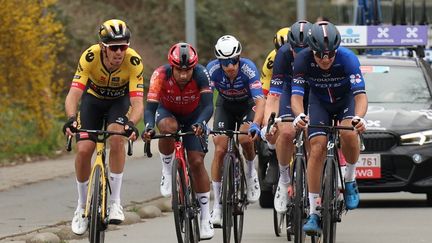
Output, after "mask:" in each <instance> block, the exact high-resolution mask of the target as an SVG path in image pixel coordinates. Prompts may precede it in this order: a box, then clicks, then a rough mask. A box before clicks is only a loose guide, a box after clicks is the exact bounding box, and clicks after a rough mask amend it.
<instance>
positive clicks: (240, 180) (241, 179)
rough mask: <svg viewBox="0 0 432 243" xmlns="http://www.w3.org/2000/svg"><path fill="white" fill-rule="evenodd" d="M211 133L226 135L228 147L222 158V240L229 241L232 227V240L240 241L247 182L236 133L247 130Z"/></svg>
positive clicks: (238, 242) (226, 242)
mask: <svg viewBox="0 0 432 243" xmlns="http://www.w3.org/2000/svg"><path fill="white" fill-rule="evenodd" d="M236 127H237V126H236ZM208 133H209V134H213V135H226V136H228V138H229V139H228V149H227V153H226V155H225V156H224V159H223V172H222V190H221V200H220V201H221V202H222V231H223V242H224V243H229V242H230V241H231V229H232V228H233V229H234V236H233V238H234V242H235V243H240V242H241V240H242V236H243V220H244V210H245V209H246V206H247V205H248V204H249V202H248V200H247V184H246V176H245V173H244V159H243V156H242V155H241V154H240V150H239V140H238V135H247V134H248V133H247V132H242V131H237V129H236V130H235V131H233V130H220V131H208Z"/></svg>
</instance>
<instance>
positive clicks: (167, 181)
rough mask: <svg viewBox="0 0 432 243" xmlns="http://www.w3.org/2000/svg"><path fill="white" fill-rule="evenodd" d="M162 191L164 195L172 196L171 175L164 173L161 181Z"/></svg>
mask: <svg viewBox="0 0 432 243" xmlns="http://www.w3.org/2000/svg"><path fill="white" fill-rule="evenodd" d="M160 192H161V194H162V196H164V197H170V196H171V193H172V191H171V175H168V174H162V177H161V183H160Z"/></svg>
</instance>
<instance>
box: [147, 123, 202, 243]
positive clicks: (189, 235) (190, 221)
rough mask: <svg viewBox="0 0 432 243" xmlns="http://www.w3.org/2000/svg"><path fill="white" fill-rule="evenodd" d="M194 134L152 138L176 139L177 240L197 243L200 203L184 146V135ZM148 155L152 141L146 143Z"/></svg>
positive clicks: (198, 237)
mask: <svg viewBox="0 0 432 243" xmlns="http://www.w3.org/2000/svg"><path fill="white" fill-rule="evenodd" d="M192 135H193V136H194V135H195V133H194V132H192V131H189V132H181V131H177V132H175V133H168V134H156V135H154V136H152V139H167V138H170V139H174V140H175V142H174V147H175V158H174V161H173V164H172V173H171V175H172V180H171V182H172V209H173V214H174V223H175V228H176V235H177V242H179V243H196V242H198V241H199V240H200V231H199V214H200V205H199V202H198V199H197V197H196V193H195V190H194V187H193V185H194V183H193V180H192V176H191V171H190V166H189V162H188V160H187V159H186V155H185V149H184V146H183V141H182V137H183V136H192ZM199 138H200V142H201V147H202V148H203V151H204V152H206V149H207V148H206V146H205V142H204V141H203V138H202V137H199ZM144 150H145V153H146V154H147V156H148V157H152V156H153V155H152V153H151V149H150V142H146V143H145V144H144Z"/></svg>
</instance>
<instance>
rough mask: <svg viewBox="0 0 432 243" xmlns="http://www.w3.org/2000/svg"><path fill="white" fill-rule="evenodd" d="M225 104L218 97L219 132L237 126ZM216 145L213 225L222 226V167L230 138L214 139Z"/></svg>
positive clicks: (216, 124) (216, 119)
mask: <svg viewBox="0 0 432 243" xmlns="http://www.w3.org/2000/svg"><path fill="white" fill-rule="evenodd" d="M223 104H224V102H223V100H222V98H221V97H220V96H218V99H217V102H216V107H215V115H214V118H213V129H214V130H215V131H218V130H228V129H229V130H234V129H235V124H234V120H233V117H232V115H231V113H230V112H229V111H228V110H226V109H225V106H224V105H223ZM213 142H214V145H215V152H214V156H213V160H212V165H211V178H212V187H213V195H214V202H213V211H212V223H213V224H214V225H217V226H220V225H221V224H222V204H221V201H220V193H221V178H222V166H223V158H224V156H225V154H226V151H227V147H228V137H227V136H223V135H219V136H215V137H213Z"/></svg>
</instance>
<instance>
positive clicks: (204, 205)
mask: <svg viewBox="0 0 432 243" xmlns="http://www.w3.org/2000/svg"><path fill="white" fill-rule="evenodd" d="M196 196H197V198H198V201H199V204H200V207H201V220H204V219H205V220H208V219H210V191H208V192H200V193H198V192H197V194H196Z"/></svg>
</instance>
